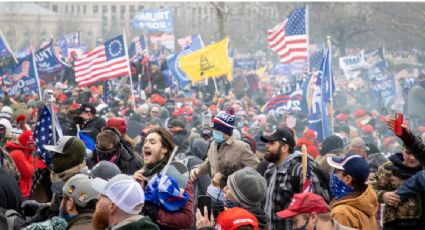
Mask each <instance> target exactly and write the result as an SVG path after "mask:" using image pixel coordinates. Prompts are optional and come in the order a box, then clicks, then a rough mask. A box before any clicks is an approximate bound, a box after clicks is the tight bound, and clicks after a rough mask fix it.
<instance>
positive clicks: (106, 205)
mask: <svg viewBox="0 0 425 230" xmlns="http://www.w3.org/2000/svg"><path fill="white" fill-rule="evenodd" d="M91 186H92V187H93V189H94V190H96V191H97V192H99V193H100V194H101V195H100V199H99V201H98V202H97V205H96V210H95V213H94V216H93V227H94V228H95V229H106V228H108V229H111V230H126V229H153V230H157V229H158V230H159V228H158V226H156V225H155V224H154V223H153V222H152V220H151V219H150V218H149V217H146V216H142V215H139V213H140V211H142V208H143V205H144V203H145V195H144V191H143V188H142V186H141V185H140V184H139V183H137V182H136V181H135V180H134V179H133V178H132V177H131V176H128V175H125V174H118V175H116V176H114V177H112V178H111V179H110V180H109V181H106V180H103V179H101V178H95V179H93V180H92V181H91Z"/></svg>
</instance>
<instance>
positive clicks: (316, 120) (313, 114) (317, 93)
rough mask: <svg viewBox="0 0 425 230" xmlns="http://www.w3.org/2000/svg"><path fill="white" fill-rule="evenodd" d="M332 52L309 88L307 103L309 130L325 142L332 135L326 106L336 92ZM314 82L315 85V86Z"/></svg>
mask: <svg viewBox="0 0 425 230" xmlns="http://www.w3.org/2000/svg"><path fill="white" fill-rule="evenodd" d="M330 58H331V54H330V50H328V52H327V54H326V56H325V57H324V58H323V61H322V65H321V67H320V71H319V74H318V75H317V76H316V81H315V82H314V81H312V80H313V79H314V78H313V77H312V78H311V80H310V82H309V86H308V87H307V92H305V93H306V94H307V102H308V105H309V115H308V128H309V129H312V130H314V131H316V132H317V140H318V141H319V142H323V141H324V140H325V139H326V138H327V137H329V136H330V135H331V130H330V127H329V121H328V117H327V114H326V105H327V104H328V102H329V101H330V98H331V96H332V94H331V92H332V93H333V92H334V89H335V85H334V82H333V80H332V74H331V72H332V71H331V66H330ZM313 82H314V84H313Z"/></svg>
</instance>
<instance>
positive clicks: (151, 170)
mask: <svg viewBox="0 0 425 230" xmlns="http://www.w3.org/2000/svg"><path fill="white" fill-rule="evenodd" d="M167 162H168V158H167V157H164V158H162V160H159V161H158V162H155V163H153V164H146V165H145V167H144V168H143V169H144V172H143V176H145V177H146V178H147V177H151V176H152V175H154V174H155V173H158V172H159V171H161V170H162V169H163V168H164V167H165V165H166V164H167Z"/></svg>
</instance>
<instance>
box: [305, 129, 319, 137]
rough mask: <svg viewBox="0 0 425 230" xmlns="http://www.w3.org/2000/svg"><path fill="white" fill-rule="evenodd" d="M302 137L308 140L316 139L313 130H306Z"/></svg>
mask: <svg viewBox="0 0 425 230" xmlns="http://www.w3.org/2000/svg"><path fill="white" fill-rule="evenodd" d="M303 136H304V137H306V138H309V139H316V137H317V136H316V132H315V131H314V130H311V129H307V130H306V131H305V132H304V134H303Z"/></svg>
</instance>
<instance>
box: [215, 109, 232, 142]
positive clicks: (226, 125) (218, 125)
mask: <svg viewBox="0 0 425 230" xmlns="http://www.w3.org/2000/svg"><path fill="white" fill-rule="evenodd" d="M234 125H235V117H234V116H233V115H230V114H228V113H226V112H223V111H222V112H219V113H218V114H217V115H216V116H215V117H214V118H213V128H214V129H215V130H218V131H221V132H223V133H224V134H226V135H229V136H232V134H233V129H234V128H235V126H234Z"/></svg>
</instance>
